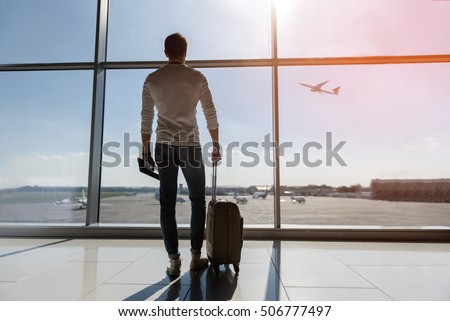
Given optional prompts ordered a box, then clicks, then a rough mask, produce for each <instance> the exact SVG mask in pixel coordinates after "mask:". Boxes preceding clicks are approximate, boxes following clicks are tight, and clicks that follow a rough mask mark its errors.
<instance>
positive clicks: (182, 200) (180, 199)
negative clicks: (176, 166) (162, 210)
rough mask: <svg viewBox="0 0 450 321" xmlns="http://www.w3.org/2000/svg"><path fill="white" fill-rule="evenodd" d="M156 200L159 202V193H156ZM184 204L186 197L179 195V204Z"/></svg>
mask: <svg viewBox="0 0 450 321" xmlns="http://www.w3.org/2000/svg"><path fill="white" fill-rule="evenodd" d="M155 199H157V200H158V201H159V193H158V192H156V193H155ZM184 202H186V200H185V199H184V197H183V196H181V195H179V194H178V195H177V203H180V204H183V203H184Z"/></svg>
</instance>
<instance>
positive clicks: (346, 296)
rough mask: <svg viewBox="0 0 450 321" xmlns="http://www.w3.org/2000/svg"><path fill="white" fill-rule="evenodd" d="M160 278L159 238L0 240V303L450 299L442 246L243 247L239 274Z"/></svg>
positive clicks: (447, 255)
mask: <svg viewBox="0 0 450 321" xmlns="http://www.w3.org/2000/svg"><path fill="white" fill-rule="evenodd" d="M181 245H182V248H181V254H182V257H183V258H184V261H183V266H182V275H181V277H180V278H179V279H176V280H170V279H169V278H168V277H167V276H166V274H165V266H166V264H167V257H166V254H165V251H164V249H163V247H162V241H160V240H99V239H73V240H64V239H19V238H4V239H1V238H0V300H2V301H5V300H66V301H67V300H69V301H73V300H102V301H105V300H115V301H118V300H252V301H253V300H254V301H263V300H295V301H304V300H326V301H337V300H349V301H356V300H365V301H375V300H384V301H390V300H400V301H403V300H419V301H425V300H433V301H441V300H450V244H412V243H409V244H403V243H402V244H399V243H331V242H294V241H245V242H244V249H243V253H242V262H241V265H240V269H241V272H240V274H239V276H236V275H235V274H234V270H233V267H230V268H225V266H221V271H220V274H219V275H218V276H216V275H215V274H214V272H213V271H212V270H210V269H206V270H204V271H201V272H196V273H195V272H190V271H189V270H188V266H189V259H190V258H189V243H188V241H181Z"/></svg>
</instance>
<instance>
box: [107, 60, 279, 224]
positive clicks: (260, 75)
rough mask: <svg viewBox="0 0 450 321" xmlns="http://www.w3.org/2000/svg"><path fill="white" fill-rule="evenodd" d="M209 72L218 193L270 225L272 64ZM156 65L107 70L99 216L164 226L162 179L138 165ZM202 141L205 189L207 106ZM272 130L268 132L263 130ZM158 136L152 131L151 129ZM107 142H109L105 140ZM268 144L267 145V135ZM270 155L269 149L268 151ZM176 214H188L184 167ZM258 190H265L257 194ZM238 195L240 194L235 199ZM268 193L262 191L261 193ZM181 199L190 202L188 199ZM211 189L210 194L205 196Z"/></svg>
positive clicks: (248, 218)
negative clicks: (146, 92)
mask: <svg viewBox="0 0 450 321" xmlns="http://www.w3.org/2000/svg"><path fill="white" fill-rule="evenodd" d="M201 71H202V72H203V73H204V74H205V76H206V77H207V78H208V82H209V85H210V88H211V92H212V94H213V99H214V102H215V105H216V108H217V112H218V118H219V124H220V141H221V144H222V147H223V153H222V156H223V161H222V163H221V165H220V166H219V168H218V193H219V197H220V198H225V199H229V200H231V201H233V202H237V201H239V202H244V200H247V201H246V202H245V204H241V206H242V209H241V211H242V214H243V216H244V220H245V223H246V224H247V225H251V224H271V226H273V196H271V195H269V194H270V192H271V191H272V185H273V181H272V167H270V165H271V164H270V162H269V161H265V158H264V153H265V148H264V146H263V142H264V139H265V138H266V139H267V141H270V137H269V136H270V131H271V114H272V112H271V101H272V99H271V95H272V91H271V69H270V68H226V69H203V70H201ZM150 72H152V70H116V71H108V75H107V86H106V108H105V126H104V145H103V167H102V199H101V204H100V221H101V222H102V223H151V224H158V225H159V201H158V200H157V198H156V194H157V193H158V189H159V183H158V181H156V180H154V179H152V178H149V177H147V176H145V175H143V174H141V173H140V172H139V171H138V167H137V162H136V158H137V157H138V155H139V148H140V147H138V146H139V145H140V142H141V138H140V111H141V94H142V85H143V82H144V80H145V78H146V76H147V75H148V73H150ZM197 119H198V126H199V129H200V139H201V143H202V145H203V146H204V152H203V155H204V159H205V167H206V182H207V194H209V193H210V186H211V166H210V164H209V162H207V159H208V157H209V154H208V153H207V147H208V142H209V141H210V136H209V132H208V131H207V129H206V122H205V120H204V116H203V112H202V110H201V108H200V106H198V111H197ZM266 136H267V137H266ZM152 140H153V142H154V140H155V137H154V135H153V137H152ZM106 144H107V145H106ZM267 144H269V143H268V142H267ZM266 154H267V157H270V150H268V148H267V151H266ZM178 182H179V184H181V185H180V190H179V192H180V196H179V197H180V202H179V203H178V204H177V221H178V223H180V224H188V223H189V219H190V205H189V197H188V195H187V193H188V191H187V186H186V182H185V180H184V177H183V175H182V174H181V172H180V173H179V178H178ZM255 192H262V193H261V194H255V197H256V195H258V196H259V197H258V198H253V197H252V196H253V195H254V193H255ZM235 196H239V197H237V198H235ZM263 196H265V197H263ZM183 200H184V201H185V202H183ZM209 200H210V196H207V201H209Z"/></svg>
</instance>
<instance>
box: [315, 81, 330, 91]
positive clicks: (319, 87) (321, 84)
mask: <svg viewBox="0 0 450 321" xmlns="http://www.w3.org/2000/svg"><path fill="white" fill-rule="evenodd" d="M327 82H329V80H327V81H324V82H321V83H320V84H317V85H315V86H314V87H315V88H316V89H317V90H320V89H321V88H322V86H323V85H325V84H326V83H327Z"/></svg>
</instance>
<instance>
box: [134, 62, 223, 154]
mask: <svg viewBox="0 0 450 321" xmlns="http://www.w3.org/2000/svg"><path fill="white" fill-rule="evenodd" d="M199 101H200V103H201V106H202V109H203V113H204V115H205V118H206V124H207V128H208V129H209V130H211V129H216V128H218V126H219V124H218V122H217V113H216V108H215V106H214V103H213V100H212V96H211V92H210V90H209V87H208V81H207V80H206V77H205V76H204V75H203V74H202V73H201V72H199V71H197V70H195V69H193V68H191V67H189V66H187V65H185V64H179V63H177V64H175V63H170V64H167V65H165V66H163V67H161V68H160V69H158V70H157V71H155V72H153V73H151V74H150V75H148V77H147V79H146V80H145V82H144V88H143V91H142V112H141V133H144V134H151V133H152V132H153V129H152V123H153V119H154V116H155V113H154V106H156V110H157V111H158V119H157V124H158V126H157V128H156V142H157V143H169V142H170V143H172V144H173V145H181V146H197V145H200V139H199V133H198V126H197V118H196V114H197V104H198V102H199Z"/></svg>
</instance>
